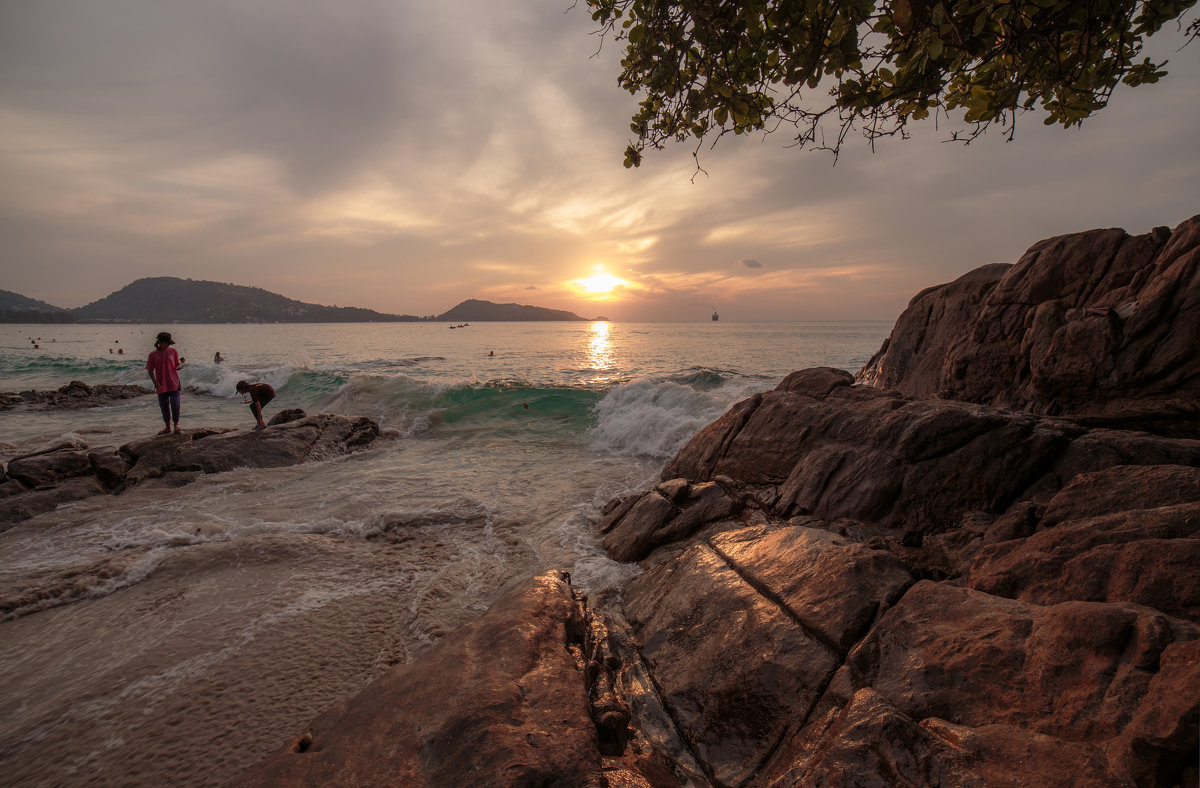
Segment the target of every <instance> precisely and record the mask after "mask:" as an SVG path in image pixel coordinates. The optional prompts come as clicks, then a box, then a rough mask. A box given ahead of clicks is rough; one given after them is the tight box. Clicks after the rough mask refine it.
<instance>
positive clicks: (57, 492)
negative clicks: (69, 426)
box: [0, 411, 379, 529]
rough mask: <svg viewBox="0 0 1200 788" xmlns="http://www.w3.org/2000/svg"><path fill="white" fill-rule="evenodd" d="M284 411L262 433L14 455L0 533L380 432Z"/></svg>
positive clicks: (360, 441) (345, 449)
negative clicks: (156, 484)
mask: <svg viewBox="0 0 1200 788" xmlns="http://www.w3.org/2000/svg"><path fill="white" fill-rule="evenodd" d="M288 413H289V418H290V420H286V421H280V422H279V423H278V424H276V422H274V421H273V422H272V426H270V427H269V428H268V429H264V430H255V431H243V430H229V429H197V430H185V431H184V432H183V433H181V434H178V435H177V434H169V435H156V436H154V437H150V438H146V439H145V440H140V441H134V442H131V443H128V444H125V445H124V446H121V447H120V448H113V447H88V446H86V445H83V444H76V443H69V444H63V445H61V446H54V447H51V448H49V449H46V450H43V451H40V452H36V453H34V454H28V455H23V456H19V457H13V458H11V459H10V460H9V461H8V463H7V466H6V468H5V471H4V474H5V476H4V479H3V483H2V484H0V529H3V528H6V527H9V526H12V525H15V524H16V523H18V522H21V521H22V520H26V519H29V518H30V517H34V516H36V515H38V514H41V513H42V512H46V511H50V510H52V509H54V508H56V507H57V506H59V505H61V504H64V503H69V502H71V501H77V500H80V499H82V498H86V497H89V496H91V495H100V494H104V493H107V494H111V495H116V494H119V493H121V492H122V491H124V490H126V489H128V488H129V487H130V486H132V485H135V484H140V483H144V482H146V481H148V480H151V479H156V480H162V482H163V483H165V484H166V485H167V486H179V485H180V484H186V483H188V482H190V481H194V480H195V479H196V478H198V477H199V476H200V475H201V474H205V473H221V472H223V471H231V470H234V469H235V468H277V467H282V466H285V465H296V464H299V463H302V462H312V461H319V460H324V459H330V458H332V457H337V456H340V455H342V454H347V453H350V452H353V451H357V450H359V449H362V448H365V447H366V446H369V445H370V444H371V442H372V441H374V440H375V439H376V438H378V437H379V426H378V425H377V424H376V423H375V422H373V421H371V420H370V419H367V418H365V417H358V418H353V419H352V418H349V417H346V416H338V415H332V414H327V413H322V414H317V415H314V416H305V415H304V413H303V411H289V412H288ZM280 415H281V416H282V415H283V414H280Z"/></svg>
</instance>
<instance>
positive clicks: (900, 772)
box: [769, 687, 1129, 788]
mask: <svg viewBox="0 0 1200 788" xmlns="http://www.w3.org/2000/svg"><path fill="white" fill-rule="evenodd" d="M769 785H770V786H771V788H792V787H793V786H794V787H795V788H815V786H833V785H847V786H849V785H853V786H878V787H879V788H892V787H893V786H898V785H903V786H913V788H917V786H930V785H953V786H960V787H961V788H1000V787H1002V786H1003V787H1005V788H1007V787H1009V786H1011V788H1018V786H1030V785H1037V786H1046V787H1047V788H1050V786H1060V787H1061V788H1076V786H1080V787H1082V786H1089V787H1090V788H1110V787H1111V786H1118V785H1129V783H1126V782H1124V781H1122V780H1120V779H1117V778H1114V776H1113V774H1112V772H1111V771H1110V770H1109V768H1108V763H1107V761H1106V759H1105V754H1104V750H1103V749H1101V748H1100V747H1097V746H1094V745H1090V744H1083V743H1078V742H1067V741H1063V740H1061V739H1057V738H1055V737H1052V736H1047V735H1045V734H1040V733H1034V732H1031V731H1028V730H1025V729H1023V728H1018V727H1015V726H1011V725H984V726H980V727H978V728H968V727H966V726H962V725H955V724H953V723H950V722H947V721H945V720H941V719H937V718H933V717H931V718H928V719H925V720H921V721H920V722H919V723H918V722H917V721H915V720H913V719H912V718H911V717H909V716H908V715H906V714H904V713H903V712H901V711H900V710H899V709H897V708H896V707H895V706H894V705H892V704H891V703H889V702H888V701H887V700H886V699H885V698H884V697H883V696H882V695H880V694H879V693H878V692H875V691H874V690H872V689H871V688H869V687H867V688H864V689H861V690H859V691H858V692H856V693H854V696H853V698H852V699H851V700H850V702H849V703H847V704H846V705H845V706H844V707H843V708H842V709H841V711H839V712H838V714H837V716H836V717H834V718H833V720H832V721H831V723H830V725H829V727H828V728H827V729H826V730H825V731H824V732H823V735H822V737H821V739H820V740H819V741H818V742H816V743H815V745H814V746H812V747H810V748H808V749H806V751H805V754H804V756H803V757H801V758H800V759H799V760H798V761H795V762H792V763H790V764H789V765H788V766H787V768H785V769H782V770H781V773H779V774H776V775H775V776H774V778H773V779H772V780H771V781H770V782H769Z"/></svg>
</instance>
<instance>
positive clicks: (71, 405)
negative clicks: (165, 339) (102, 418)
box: [0, 380, 154, 410]
mask: <svg viewBox="0 0 1200 788" xmlns="http://www.w3.org/2000/svg"><path fill="white" fill-rule="evenodd" d="M153 393H154V392H153V390H152V389H148V388H146V387H144V386H130V385H123V384H119V383H100V384H97V385H95V386H89V385H88V384H86V383H83V382H81V381H78V380H73V381H71V382H70V383H68V384H67V385H65V386H63V387H62V388H60V389H58V390H56V391H22V392H21V393H19V394H0V410H10V409H12V408H14V407H16V406H18V405H24V406H27V407H29V408H30V409H31V410H80V409H82V408H98V407H102V406H104V405H111V404H112V403H114V402H118V401H120V400H123V399H131V398H133V397H144V396H145V395H147V394H153Z"/></svg>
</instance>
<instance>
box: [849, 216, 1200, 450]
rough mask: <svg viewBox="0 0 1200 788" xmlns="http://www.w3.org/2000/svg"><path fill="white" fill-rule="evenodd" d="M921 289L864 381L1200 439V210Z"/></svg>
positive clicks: (1085, 238) (1080, 236) (1052, 242)
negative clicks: (1153, 228) (1156, 226)
mask: <svg viewBox="0 0 1200 788" xmlns="http://www.w3.org/2000/svg"><path fill="white" fill-rule="evenodd" d="M996 272H997V269H994V268H988V269H987V270H986V271H985V270H982V269H981V270H980V271H978V272H972V274H969V275H967V276H966V277H964V278H963V279H961V280H959V281H958V282H955V283H952V284H951V285H944V286H941V287H938V288H931V289H929V290H926V291H924V292H923V293H921V294H919V295H918V296H917V297H916V298H914V299H913V302H912V303H911V304H910V305H909V307H908V309H907V310H905V312H904V314H903V315H901V317H900V319H899V320H898V321H897V324H896V327H895V328H894V329H893V332H892V336H891V338H890V339H889V341H888V343H887V344H886V345H885V347H884V350H883V351H881V353H880V354H879V355H877V356H876V357H875V358H874V359H872V361H871V362H870V363H869V364H868V365H867V366H866V367H865V368H864V369H863V370H862V372H861V373H860V374H859V380H861V381H863V382H867V383H870V384H872V385H875V386H879V387H885V388H896V389H899V390H900V391H901V392H903V393H905V394H910V395H915V396H938V397H944V398H948V399H957V400H963V401H968V402H978V403H983V404H990V405H996V406H1001V407H1007V408H1017V409H1024V410H1030V411H1033V412H1035V413H1045V414H1051V415H1053V414H1064V415H1070V416H1071V417H1072V418H1075V419H1077V420H1079V421H1081V422H1083V423H1086V424H1090V425H1096V426H1099V425H1107V426H1117V427H1122V428H1133V429H1145V430H1150V431H1153V432H1158V433H1161V434H1165V435H1174V436H1178V437H1200V216H1197V217H1193V218H1192V219H1189V220H1187V221H1185V222H1183V223H1182V224H1181V225H1179V227H1177V228H1176V229H1175V231H1174V232H1173V233H1171V234H1170V235H1169V240H1167V241H1166V242H1165V243H1162V234H1161V233H1160V234H1159V235H1158V236H1157V237H1156V236H1155V235H1154V234H1147V235H1143V236H1137V237H1130V236H1128V235H1127V234H1125V233H1124V232H1123V231H1121V230H1093V231H1090V232H1085V233H1077V234H1074V235H1067V236H1061V237H1059V238H1051V239H1049V240H1046V241H1041V242H1040V243H1037V244H1035V245H1034V246H1032V247H1031V248H1030V249H1029V251H1028V252H1026V253H1025V255H1024V256H1023V257H1022V258H1021V260H1020V261H1019V262H1018V263H1017V264H1016V265H1014V266H1012V267H1011V268H1010V269H1008V270H1007V271H1005V272H1004V274H1003V276H1002V277H1001V278H1000V280H999V281H998V282H995V283H992V282H991V278H992V277H993V276H994V274H995V273H996Z"/></svg>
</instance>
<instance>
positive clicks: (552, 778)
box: [233, 572, 604, 788]
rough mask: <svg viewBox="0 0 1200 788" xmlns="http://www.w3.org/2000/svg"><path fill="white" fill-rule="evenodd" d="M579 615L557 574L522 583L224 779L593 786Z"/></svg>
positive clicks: (596, 782)
mask: <svg viewBox="0 0 1200 788" xmlns="http://www.w3.org/2000/svg"><path fill="white" fill-rule="evenodd" d="M578 615H579V613H578V610H577V605H576V600H575V599H574V597H573V595H572V593H571V588H570V586H569V585H568V583H567V582H566V580H565V579H564V577H563V576H561V575H560V574H559V573H556V572H550V573H547V574H543V575H540V576H538V577H536V578H531V579H529V580H527V581H525V582H523V583H521V584H520V585H518V586H516V587H514V588H513V589H512V590H511V591H509V592H508V593H507V594H505V595H504V596H503V597H501V598H500V599H499V600H498V601H497V602H496V603H494V604H493V605H492V606H491V608H489V610H488V612H487V613H486V614H484V616H483V617H482V618H480V619H478V620H477V621H475V622H473V623H471V624H467V625H466V626H464V627H462V628H460V629H459V630H456V631H455V632H454V633H452V634H451V635H449V636H448V637H447V638H446V639H445V640H443V641H441V642H439V643H438V644H437V645H435V646H434V647H433V648H431V649H430V650H429V651H427V652H426V653H425V654H424V655H422V656H421V657H420V658H419V659H418V660H417V661H415V662H413V663H411V664H409V665H405V666H402V667H399V668H397V669H395V670H394V671H392V672H391V673H390V674H388V675H387V676H385V677H383V678H381V679H378V680H377V681H375V682H372V683H371V684H370V685H369V686H368V687H367V688H366V689H365V690H364V691H363V692H362V693H361V694H359V695H358V696H357V697H355V698H353V699H351V700H350V701H348V702H347V703H345V704H343V705H341V706H339V707H337V708H335V709H333V710H331V711H328V712H326V713H324V714H322V715H321V716H319V717H317V718H316V719H315V720H314V721H313V723H312V725H311V726H310V728H309V730H308V731H307V732H306V733H301V734H300V735H298V736H297V739H296V741H295V742H293V743H292V744H289V745H288V746H286V747H284V748H282V749H280V750H279V751H278V752H277V753H275V754H274V755H272V756H271V757H270V758H268V759H267V760H265V761H263V762H262V763H260V764H258V765H257V766H255V767H254V768H253V769H250V770H249V771H248V772H247V773H245V774H244V775H242V776H241V777H240V778H239V779H238V780H235V781H234V783H233V784H234V785H238V786H251V785H261V786H272V788H278V787H280V786H292V785H295V786H300V785H303V786H313V785H326V786H354V787H355V788H357V787H358V786H366V785H404V786H430V788H432V787H434V786H450V785H463V786H466V785H481V786H482V785H488V786H493V785H494V786H532V785H544V786H563V787H564V788H566V787H567V786H579V788H589V787H592V788H600V787H601V786H603V785H604V781H603V779H602V777H601V761H600V754H599V751H598V750H597V740H596V730H595V728H594V727H593V725H592V721H591V719H590V717H589V705H588V697H587V693H586V690H585V689H584V676H583V672H582V666H581V665H579V664H577V662H576V661H575V658H574V657H573V656H572V654H571V650H570V649H571V647H574V648H575V649H576V650H578V649H579V647H580V646H581V645H582V639H580V635H581V633H580V632H579V631H578V628H579V624H578V623H576V624H575V625H572V624H571V623H570V622H572V621H574V620H577V619H578Z"/></svg>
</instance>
